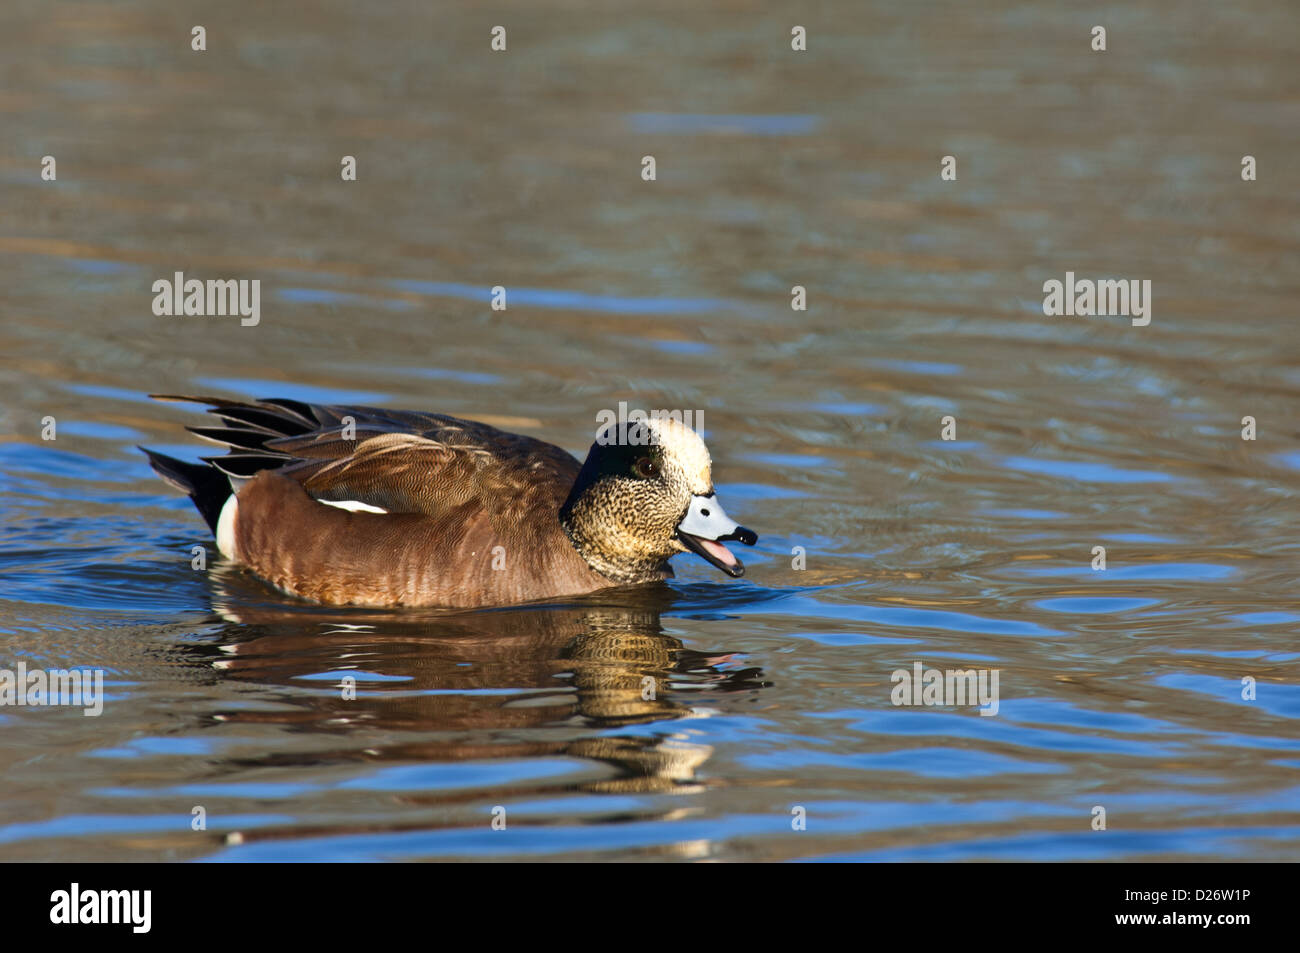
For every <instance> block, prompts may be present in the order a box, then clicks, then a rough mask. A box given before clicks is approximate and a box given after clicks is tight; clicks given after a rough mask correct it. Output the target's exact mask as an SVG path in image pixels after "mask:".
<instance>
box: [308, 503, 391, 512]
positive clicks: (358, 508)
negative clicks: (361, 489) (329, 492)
mask: <svg viewBox="0 0 1300 953" xmlns="http://www.w3.org/2000/svg"><path fill="white" fill-rule="evenodd" d="M316 502H317V503H324V504H325V505H326V506H337V507H338V508H339V509H341V510H347V511H348V512H349V513H387V512H388V510H385V509H380V508H379V507H378V506H371V505H370V504H369V503H361V502H358V501H357V500H317V501H316Z"/></svg>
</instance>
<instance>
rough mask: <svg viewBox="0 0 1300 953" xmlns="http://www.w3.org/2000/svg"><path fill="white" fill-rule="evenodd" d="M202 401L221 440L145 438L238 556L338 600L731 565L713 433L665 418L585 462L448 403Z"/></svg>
mask: <svg viewBox="0 0 1300 953" xmlns="http://www.w3.org/2000/svg"><path fill="white" fill-rule="evenodd" d="M149 396H150V397H152V398H154V399H156V400H164V401H186V402H190V403H198V404H204V405H207V409H208V412H209V413H211V414H213V415H214V416H215V417H216V418H218V419H219V421H220V424H219V425H217V426H202V427H187V428H186V429H187V430H188V431H189V432H190V433H193V434H195V435H196V436H198V437H200V438H202V439H205V440H207V441H209V442H212V443H216V444H218V445H220V446H222V447H224V448H225V449H226V453H225V454H224V455H220V456H211V457H200V462H198V463H193V462H188V461H184V460H179V459H176V458H174V457H170V456H166V455H164V454H162V453H158V452H156V451H153V450H149V449H147V448H145V447H140V448H139V449H140V450H141V451H142V452H143V453H144V454H145V455H146V456H147V457H148V460H149V464H150V466H151V467H152V468H153V470H154V472H155V473H156V474H157V475H158V476H159V477H160V478H161V479H162V480H163V481H164V482H166V483H167V484H169V485H170V486H172V487H174V488H175V489H177V490H180V491H181V492H183V493H185V494H187V495H188V496H189V498H190V499H191V500H192V501H193V502H194V505H195V507H196V508H197V510H198V512H199V514H200V516H202V518H203V520H204V522H206V523H207V525H208V528H209V530H210V531H211V532H212V534H213V536H214V538H215V541H216V548H217V550H218V551H219V552H220V553H221V555H222V556H224V557H225V558H226V559H227V560H229V561H230V562H232V563H234V564H236V565H238V566H240V567H242V568H244V569H247V570H248V571H249V572H251V573H252V574H253V575H254V576H256V577H258V578H259V579H261V580H262V581H263V582H265V583H268V584H269V585H271V586H273V587H274V588H276V589H278V590H279V591H280V592H282V593H285V594H287V595H289V596H293V597H297V598H299V599H303V600H306V601H308V602H313V603H318V604H322V605H327V606H364V607H369V608H396V607H404V606H412V607H446V608H475V607H484V606H502V605H514V604H522V603H528V602H537V601H544V600H548V599H555V598H560V597H571V596H580V595H584V594H587V593H591V592H595V591H598V590H602V589H608V588H613V587H620V586H646V585H653V584H662V583H663V581H664V580H665V579H668V578H670V577H671V576H672V575H673V571H672V567H671V566H669V564H668V560H669V559H670V558H671V557H673V556H676V555H678V554H680V553H694V554H696V555H698V556H700V557H701V558H703V559H704V560H705V561H706V562H707V563H709V564H710V565H712V566H713V567H715V568H717V569H719V570H720V571H721V572H723V573H724V574H725V575H727V576H728V577H731V578H737V577H740V576H742V575H744V572H745V567H744V563H742V562H741V560H740V559H739V558H738V557H737V556H736V555H735V554H734V553H733V552H732V551H731V550H730V549H728V547H727V546H726V545H724V544H725V543H726V542H729V541H737V542H740V543H742V544H744V545H746V546H753V545H754V544H755V543H757V541H758V536H757V534H755V533H754V532H753V531H752V530H750V529H746V528H745V527H744V526H741V525H739V524H738V523H736V522H735V521H734V520H732V519H731V518H730V517H729V516H727V514H726V512H725V511H724V510H723V509H722V506H721V505H720V504H719V502H718V499H717V494H716V492H715V489H714V485H713V477H712V460H711V457H710V455H709V451H708V448H707V447H706V446H705V444H704V441H703V440H702V439H701V438H700V436H699V434H697V433H696V432H695V431H694V430H692V429H691V428H690V427H688V426H686V425H685V424H684V423H682V422H681V421H680V420H677V419H675V418H674V417H673V416H669V415H653V416H651V417H648V418H643V419H636V420H634V421H618V422H615V423H608V424H606V425H605V426H604V427H603V428H601V429H600V430H598V431H597V434H596V439H595V441H594V442H593V443H592V445H591V448H590V449H589V450H588V452H587V456H586V459H585V461H583V462H582V463H581V464H580V463H579V462H578V460H577V458H576V457H574V456H573V455H572V454H570V453H568V452H566V451H565V450H563V449H561V448H560V447H557V446H555V445H553V444H550V443H546V442H545V441H542V440H537V439H535V438H532V437H528V436H524V435H521V434H515V433H508V432H506V431H503V430H499V429H497V428H495V427H492V426H489V425H488V424H485V423H480V422H478V421H473V420H462V419H460V418H456V417H450V416H446V415H443V414H435V413H423V412H417V411H405V410H388V409H384V408H378V407H366V406H336V405H327V404H315V403H306V402H303V401H299V400H293V399H284V398H273V399H265V400H256V401H240V400H230V399H226V398H221V397H210V396H198V395H183V394H151V395H149Z"/></svg>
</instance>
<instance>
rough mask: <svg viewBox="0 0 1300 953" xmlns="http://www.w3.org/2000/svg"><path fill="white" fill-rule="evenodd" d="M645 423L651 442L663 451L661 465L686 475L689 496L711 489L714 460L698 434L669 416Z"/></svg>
mask: <svg viewBox="0 0 1300 953" xmlns="http://www.w3.org/2000/svg"><path fill="white" fill-rule="evenodd" d="M645 424H646V427H647V428H648V429H649V430H650V432H651V433H652V434H653V435H654V437H653V440H654V442H655V443H657V444H658V445H659V446H660V447H662V448H663V453H664V463H665V464H666V465H669V466H674V467H676V468H677V469H679V470H681V471H682V472H683V473H684V474H685V475H686V479H687V482H688V484H689V486H690V490H691V492H692V493H708V492H709V490H711V489H712V488H713V461H712V460H711V459H709V448H708V447H706V446H705V445H704V441H703V440H701V439H700V435H699V434H697V433H696V432H695V431H694V430H692V429H691V428H690V427H687V426H686V425H685V424H682V423H679V422H678V421H676V420H673V419H672V418H671V417H664V418H659V419H657V420H647V421H646V422H645Z"/></svg>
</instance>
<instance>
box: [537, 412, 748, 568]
mask: <svg viewBox="0 0 1300 953" xmlns="http://www.w3.org/2000/svg"><path fill="white" fill-rule="evenodd" d="M560 521H561V523H562V524H563V525H564V530H565V532H566V533H568V535H569V539H570V540H572V542H573V545H574V547H575V548H576V549H577V550H578V552H579V553H581V554H582V556H583V558H584V559H586V560H587V563H588V564H589V565H590V566H591V568H592V569H594V570H596V571H597V572H599V573H600V574H601V575H603V576H607V577H608V578H610V579H613V580H615V581H618V582H628V583H632V582H646V581H649V580H652V579H662V578H663V577H664V575H665V574H666V571H667V567H666V566H665V563H666V561H667V560H668V558H669V557H670V556H674V555H676V554H677V553H685V552H692V553H697V554H698V555H700V556H702V557H704V559H705V560H707V561H708V562H710V563H712V564H713V565H714V566H716V567H718V568H719V569H721V570H722V571H723V572H725V573H726V574H727V575H729V576H741V575H744V572H745V566H744V564H743V563H741V561H740V560H739V559H737V558H736V557H735V556H734V555H733V554H732V552H731V551H730V550H729V549H727V547H726V546H725V545H723V544H724V542H725V541H728V540H738V541H739V542H742V543H744V544H745V545H746V546H753V545H754V544H755V543H756V542H758V536H757V535H756V534H755V533H754V532H753V531H752V530H748V529H746V528H745V527H743V526H740V525H738V524H737V523H736V522H735V521H734V520H732V519H731V518H730V517H728V516H727V514H726V513H725V512H723V509H722V507H721V505H719V503H718V500H717V497H716V496H715V495H714V492H713V474H712V462H711V461H710V459H709V449H708V447H706V446H704V441H703V440H701V439H700V437H699V434H697V433H696V432H695V431H694V430H692V429H691V428H690V427H687V426H685V425H684V424H681V423H679V422H677V421H675V420H673V419H671V418H667V419H652V420H645V421H640V422H632V423H620V424H617V425H610V426H609V427H607V428H606V429H605V430H603V431H601V433H600V434H599V435H598V436H597V438H596V442H595V443H593V444H592V445H591V450H589V451H588V452H587V460H586V462H585V463H584V464H583V465H582V471H581V472H580V473H579V474H578V478H577V480H575V481H574V484H573V490H572V491H571V492H570V493H569V498H568V500H567V501H566V502H565V504H564V506H563V507H562V508H561V510H560Z"/></svg>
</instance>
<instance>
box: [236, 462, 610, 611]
mask: <svg viewBox="0 0 1300 953" xmlns="http://www.w3.org/2000/svg"><path fill="white" fill-rule="evenodd" d="M574 472H575V473H576V472H577V461H576V460H575V461H574ZM571 482H572V481H570V483H571ZM567 493H568V487H567V486H565V487H563V488H562V489H561V490H560V493H559V499H558V500H557V499H555V496H554V494H552V493H547V492H543V491H542V488H540V487H537V486H533V487H531V488H530V489H529V490H528V491H526V492H525V493H524V494H523V495H522V496H521V497H520V498H519V500H518V501H517V502H516V503H514V504H513V505H511V506H509V507H507V508H505V509H503V510H497V511H495V512H494V511H493V510H492V509H490V508H488V507H485V506H484V505H483V503H482V501H481V500H479V499H473V500H467V501H466V502H464V503H460V504H458V505H456V506H452V507H449V508H447V509H446V510H444V511H443V512H442V513H440V514H438V515H429V514H425V513H388V514H379V513H349V512H347V511H346V510H341V509H338V508H337V507H332V506H326V505H324V504H322V503H319V502H317V501H316V500H314V499H312V498H311V497H310V496H308V495H307V492H306V491H305V490H304V489H303V487H302V484H300V483H298V482H297V481H296V480H293V479H291V478H290V477H287V476H281V475H280V473H279V472H277V471H275V470H264V471H262V472H261V473H259V474H258V475H257V476H256V477H255V478H253V479H252V480H250V481H249V482H248V483H247V484H246V485H245V486H244V487H243V489H241V490H240V491H239V510H238V515H237V517H236V522H235V551H234V552H233V553H230V554H228V555H230V556H231V557H232V558H233V559H235V560H236V561H237V562H240V563H242V564H243V565H245V566H247V567H248V568H249V569H251V570H252V571H253V572H254V573H256V574H257V575H258V576H260V577H262V578H263V579H265V580H266V581H267V582H269V583H271V584H272V585H273V586H275V587H276V588H277V589H280V590H281V591H283V592H287V593H289V594H291V595H295V596H301V597H303V598H305V599H311V600H313V601H315V602H322V603H325V604H326V605H358V606H489V605H508V604H512V603H518V602H529V601H532V600H536V599H546V598H551V597H554V596H563V595H574V594H578V593H584V592H592V591H594V590H596V589H603V588H605V587H607V586H610V585H613V584H614V583H612V582H611V581H610V580H609V579H606V578H605V577H604V576H600V575H597V574H596V573H595V572H593V571H592V570H591V569H590V568H589V567H588V566H587V563H586V562H585V561H584V560H583V559H582V557H581V556H579V555H578V552H577V550H575V549H574V548H573V545H572V544H571V543H570V542H569V539H568V537H567V536H565V534H564V531H563V530H562V529H561V527H560V523H559V519H558V516H557V514H558V512H559V508H560V505H561V504H562V503H563V502H564V497H565V495H566V494H567ZM498 547H499V548H498ZM494 566H495V567H497V568H494Z"/></svg>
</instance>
